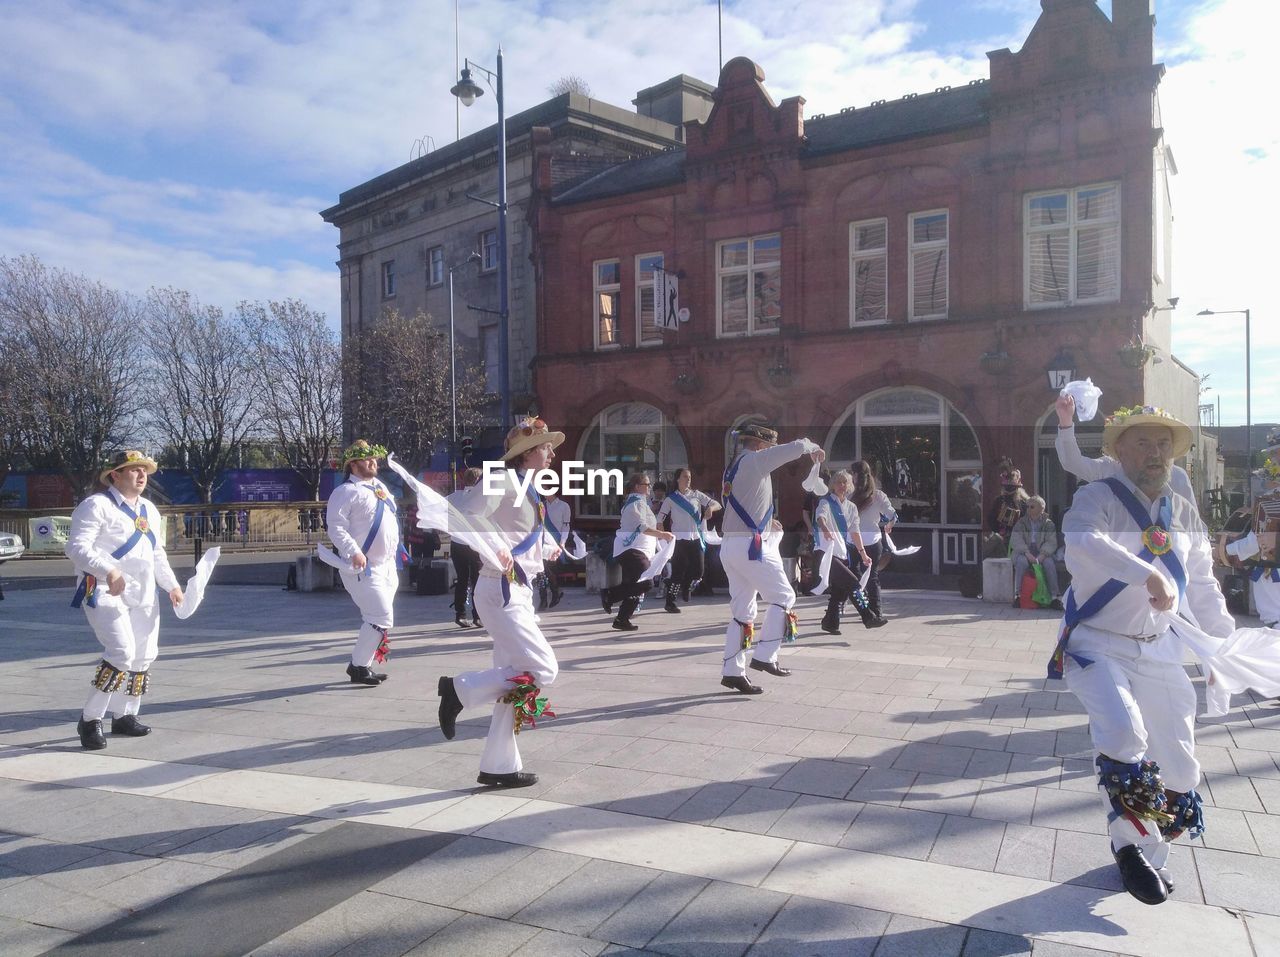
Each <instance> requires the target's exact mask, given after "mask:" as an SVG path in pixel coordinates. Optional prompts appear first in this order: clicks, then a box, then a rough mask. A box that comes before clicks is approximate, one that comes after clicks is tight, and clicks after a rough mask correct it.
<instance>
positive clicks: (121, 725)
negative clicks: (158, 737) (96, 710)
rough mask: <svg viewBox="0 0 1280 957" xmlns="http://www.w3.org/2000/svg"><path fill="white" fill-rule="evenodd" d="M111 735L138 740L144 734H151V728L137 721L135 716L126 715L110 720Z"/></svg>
mask: <svg viewBox="0 0 1280 957" xmlns="http://www.w3.org/2000/svg"><path fill="white" fill-rule="evenodd" d="M111 733H112V734H123V735H124V736H126V737H129V738H140V737H142V736H143V735H144V734H150V733H151V726H150V725H146V724H143V723H142V722H141V721H139V720H138V716H137V715H136V714H126V715H122V716H121V717H119V718H112V719H111Z"/></svg>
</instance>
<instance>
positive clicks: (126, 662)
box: [82, 595, 160, 721]
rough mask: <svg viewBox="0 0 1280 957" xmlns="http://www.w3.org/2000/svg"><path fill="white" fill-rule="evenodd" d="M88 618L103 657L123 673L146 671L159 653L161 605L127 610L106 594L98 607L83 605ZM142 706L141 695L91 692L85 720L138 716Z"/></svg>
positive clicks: (84, 712) (86, 704)
mask: <svg viewBox="0 0 1280 957" xmlns="http://www.w3.org/2000/svg"><path fill="white" fill-rule="evenodd" d="M84 615H85V618H86V619H88V621H89V627H90V628H92V629H93V634H94V636H95V637H96V638H97V639H98V644H100V645H102V657H103V659H104V660H105V661H106V662H107V664H109V665H111V666H112V667H113V668H119V669H120V670H121V671H146V670H147V669H149V668H150V667H151V663H152V662H153V661H155V660H156V655H157V654H158V653H159V651H160V606H159V605H158V604H157V603H155V602H152V603H151V604H150V605H147V606H146V607H144V608H129V607H126V606H125V605H124V604H123V603H122V602H121V601H120V600H119V599H118V598H112V597H111V596H109V595H103V596H102V597H101V598H99V600H98V607H97V608H90V607H89V606H88V605H85V606H84ZM141 707H142V696H141V695H126V694H125V693H124V692H123V691H112V692H107V691H99V690H98V689H97V688H94V689H93V690H92V691H90V692H89V699H88V700H87V701H86V702H85V703H84V710H83V712H82V716H83V717H84V719H85V720H86V721H99V720H101V719H102V718H105V717H106V716H107V712H108V711H110V712H111V713H112V714H114V715H116V716H117V717H119V716H122V715H126V714H137V713H138V711H139V709H140V708H141Z"/></svg>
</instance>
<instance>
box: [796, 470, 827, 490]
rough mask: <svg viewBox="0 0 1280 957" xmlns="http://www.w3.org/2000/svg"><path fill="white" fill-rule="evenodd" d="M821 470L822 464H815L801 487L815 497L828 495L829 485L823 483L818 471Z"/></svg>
mask: <svg viewBox="0 0 1280 957" xmlns="http://www.w3.org/2000/svg"><path fill="white" fill-rule="evenodd" d="M820 468H822V463H821V462H814V463H813V468H811V469H809V474H808V475H807V476H806V477H805V480H804V481H803V482H801V483H800V487H801V488H803V489H804V490H805V491H806V492H812V493H813V494H814V495H826V494H827V483H826V482H824V481H822V478H821V476H819V475H818V470H819V469H820Z"/></svg>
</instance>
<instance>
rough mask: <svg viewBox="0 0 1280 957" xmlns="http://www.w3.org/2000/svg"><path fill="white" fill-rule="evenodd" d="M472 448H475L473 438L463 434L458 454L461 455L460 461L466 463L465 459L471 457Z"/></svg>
mask: <svg viewBox="0 0 1280 957" xmlns="http://www.w3.org/2000/svg"><path fill="white" fill-rule="evenodd" d="M474 450H475V440H474V439H473V438H472V437H471V436H469V435H464V436H463V437H462V448H461V449H460V454H461V456H462V463H463V464H464V465H465V464H466V463H467V460H468V459H469V458H471V453H472V452H473V451H474Z"/></svg>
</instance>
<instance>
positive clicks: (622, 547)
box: [600, 472, 672, 631]
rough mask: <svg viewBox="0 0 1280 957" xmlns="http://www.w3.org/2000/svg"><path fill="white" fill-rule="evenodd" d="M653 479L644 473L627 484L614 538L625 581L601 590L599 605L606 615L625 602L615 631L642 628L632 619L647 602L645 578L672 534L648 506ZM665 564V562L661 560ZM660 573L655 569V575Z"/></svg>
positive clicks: (621, 607)
mask: <svg viewBox="0 0 1280 957" xmlns="http://www.w3.org/2000/svg"><path fill="white" fill-rule="evenodd" d="M651 485H652V480H651V479H650V478H649V476H648V474H647V473H645V472H637V473H636V474H635V475H633V476H631V478H630V480H629V481H628V482H627V498H626V501H625V502H623V503H622V515H621V517H620V518H619V520H618V531H617V532H615V533H614V537H613V557H614V558H616V559H618V563H619V564H620V565H621V566H622V582H621V583H620V584H617V585H610V586H608V587H607V588H602V589H600V605H601V607H603V608H604V610H605V613H606V614H609V615H612V614H613V605H614V602H619V601H620V602H622V604H621V605H620V606H619V607H618V617H617V618H615V619H614V620H613V628H614V629H615V630H616V631H638V630H639V629H640V626H639V625H637V624H635V623H634V622H633V621H632V620H631V616H632V615H634V614H635V613H636V609H638V608H639V607H640V603H641V602H643V601H644V596H645V592H647V591H648V590H649V588H650V583H649V579H650V578H652V577H653V575H646V574H645V572H647V571H649V568H650V563H651V562H654V561H656V560H657V559H655V557H654V555H655V553H656V552H657V551H658V542H659V541H665V542H669V541H671V539H672V535H671V533H670V532H666V531H663V530H662V529H660V528H658V519H657V518H656V517H655V516H654V514H653V509H651V508H650V507H649V488H650V487H651ZM661 560H662V561H663V562H664V563H665V562H666V559H665V558H663V559H661ZM658 571H660V569H659V568H655V569H654V572H655V573H656V572H658Z"/></svg>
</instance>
